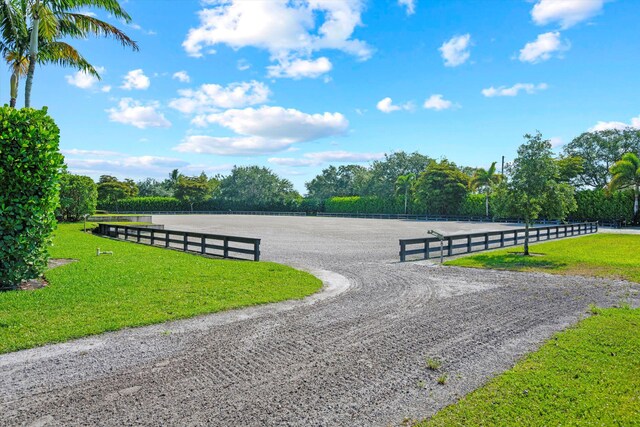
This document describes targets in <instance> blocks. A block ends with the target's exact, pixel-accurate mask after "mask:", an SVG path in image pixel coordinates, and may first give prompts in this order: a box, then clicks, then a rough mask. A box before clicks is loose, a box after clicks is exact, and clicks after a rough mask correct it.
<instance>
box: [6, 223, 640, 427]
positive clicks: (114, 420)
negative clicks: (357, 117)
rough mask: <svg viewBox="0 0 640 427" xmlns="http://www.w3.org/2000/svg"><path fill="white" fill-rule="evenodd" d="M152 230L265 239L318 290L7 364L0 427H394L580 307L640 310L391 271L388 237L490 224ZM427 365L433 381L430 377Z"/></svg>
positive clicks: (501, 279) (567, 285) (592, 287)
mask: <svg viewBox="0 0 640 427" xmlns="http://www.w3.org/2000/svg"><path fill="white" fill-rule="evenodd" d="M154 222H156V223H159V224H165V225H166V227H167V228H168V229H177V230H198V231H202V232H209V233H219V234H230V235H240V236H247V237H259V238H262V248H261V249H262V255H263V259H264V260H270V261H276V262H280V263H284V264H288V265H291V266H294V267H297V268H301V269H304V270H307V271H310V272H313V273H314V274H317V275H318V276H319V277H321V278H322V279H323V280H324V281H325V288H324V289H323V290H322V291H321V292H320V293H318V294H316V295H314V296H312V297H309V298H307V299H305V300H303V301H293V302H283V303H278V304H272V305H265V306H258V307H250V308H247V309H242V310H235V311H229V312H224V313H217V314H212V315H207V316H200V317H197V318H194V319H188V320H182V321H176V322H170V323H165V324H161V325H155V326H149V327H143V328H131V329H126V330H122V331H118V332H113V333H107V334H102V335H98V336H94V337H89V338H85V339H81V340H76V341H73V342H70V343H65V344H58V345H50V346H45V347H41V348H36V349H31V350H25V351H20V352H16V353H10V354H6V355H2V356H0V385H1V390H2V393H0V402H1V404H2V408H3V409H2V411H0V425H34V426H35V425H41V426H42V425H117V426H122V425H215V426H239V425H243V426H283V425H284V426H287V425H305V426H364V425H367V426H369V425H374V426H376V425H378V426H387V425H398V424H400V423H401V422H402V421H403V419H405V418H409V419H420V418H424V417H427V416H429V415H432V414H434V413H435V412H436V411H437V410H439V409H441V408H443V407H444V406H446V405H448V404H451V403H453V402H455V401H456V400H457V399H459V398H460V397H461V396H463V395H464V394H466V393H468V392H470V391H472V390H474V389H475V388H477V387H479V386H481V385H482V384H484V383H485V382H486V381H487V380H488V379H490V378H492V377H493V376H495V375H497V374H499V373H500V372H502V371H504V370H507V369H509V368H511V367H512V366H513V365H514V363H515V362H516V361H517V360H518V359H519V358H520V357H522V356H523V355H524V354H525V353H527V352H530V351H532V350H535V349H536V348H537V347H538V346H539V345H540V344H541V343H542V342H543V341H544V340H545V339H548V338H549V337H550V336H551V335H552V334H553V333H554V332H556V331H558V330H561V329H564V328H566V327H567V326H569V325H571V324H574V323H575V322H577V321H578V320H579V319H580V318H583V317H585V316H587V315H588V306H589V304H591V303H593V304H597V305H599V306H611V305H615V304H619V303H620V302H621V301H627V302H629V303H631V304H632V305H633V306H638V305H639V303H640V286H639V285H637V284H631V283H628V282H623V281H615V280H603V279H591V278H583V277H570V276H556V275H549V274H534V273H515V272H503V271H488V270H474V269H463V268H454V267H442V266H440V265H438V264H435V263H433V262H431V261H419V262H407V263H400V262H398V260H399V257H398V250H399V246H398V239H399V238H412V237H423V236H426V231H427V230H428V229H431V228H433V229H436V230H438V231H440V232H443V233H445V234H453V233H464V232H467V231H469V232H471V231H474V232H475V231H487V230H499V229H502V228H504V229H506V228H509V226H505V225H500V224H492V223H487V224H478V223H456V222H447V223H445V222H438V223H429V222H420V221H402V220H371V219H346V218H315V217H270V216H222V215H219V216H208V215H192V216H191V215H180V216H177V215H176V216H170V215H168V216H154ZM579 238H580V237H578V238H577V239H579ZM132 244H134V243H132ZM116 256H117V254H116ZM159 268H161V266H159ZM87 320H88V321H89V319H87ZM427 357H429V358H436V359H439V360H441V361H442V367H441V368H440V369H439V370H438V371H430V370H429V369H428V368H427V364H426V362H425V359H426V358H427ZM443 373H446V374H447V376H448V381H447V382H446V384H444V385H440V384H438V382H437V378H438V377H439V376H440V375H442V374H443Z"/></svg>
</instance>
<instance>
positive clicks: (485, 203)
mask: <svg viewBox="0 0 640 427" xmlns="http://www.w3.org/2000/svg"><path fill="white" fill-rule="evenodd" d="M484 207H485V210H486V216H487V218H489V193H487V194H485V196H484Z"/></svg>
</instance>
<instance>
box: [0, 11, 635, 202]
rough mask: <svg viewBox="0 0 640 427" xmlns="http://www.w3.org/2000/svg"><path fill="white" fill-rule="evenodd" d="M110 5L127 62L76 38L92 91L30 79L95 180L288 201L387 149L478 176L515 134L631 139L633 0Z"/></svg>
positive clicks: (45, 75)
mask: <svg viewBox="0 0 640 427" xmlns="http://www.w3.org/2000/svg"><path fill="white" fill-rule="evenodd" d="M123 6H124V7H125V8H126V10H127V11H128V12H129V13H130V14H131V16H132V18H133V22H132V23H131V24H123V23H117V25H118V26H120V27H121V28H123V29H124V30H126V32H127V33H128V34H129V35H130V36H131V37H132V38H134V39H135V40H137V41H138V42H139V44H140V52H132V51H130V50H127V49H123V48H122V47H121V46H119V45H118V44H117V43H116V42H114V41H112V40H104V39H98V40H96V39H90V40H74V41H73V42H72V43H74V45H75V46H76V47H77V48H78V49H79V50H80V51H81V52H82V53H83V54H84V55H85V56H86V57H87V58H88V59H89V61H90V62H91V63H92V64H94V65H95V66H99V67H101V68H100V70H101V74H102V80H101V81H96V80H94V79H92V78H89V77H88V76H86V75H82V74H81V73H76V72H75V70H71V69H60V68H56V67H53V66H47V67H44V68H43V67H40V68H38V69H37V71H36V78H35V82H34V97H33V102H32V104H33V105H34V106H37V107H39V106H43V105H46V106H48V107H49V111H50V113H51V114H52V115H53V117H54V118H55V119H56V121H57V122H58V124H59V126H60V128H61V137H62V138H61V148H62V149H63V152H64V154H65V156H66V158H67V163H68V164H69V167H70V170H71V171H73V172H77V173H83V174H87V175H90V176H92V177H94V178H97V177H98V176H99V175H101V174H105V173H109V174H112V175H116V176H118V177H121V178H124V177H131V178H134V179H140V178H143V177H147V176H151V177H156V178H163V177H165V176H166V175H167V174H168V173H169V172H170V170H172V169H174V168H179V169H180V170H182V171H183V172H184V173H187V174H198V173H200V171H202V170H204V171H205V172H207V174H215V173H222V174H225V173H227V172H228V171H229V170H230V168H231V167H232V165H234V164H237V165H250V164H258V165H264V166H267V167H270V168H271V169H273V170H274V171H276V172H277V173H278V174H280V175H281V176H283V177H286V178H288V179H290V180H291V181H292V182H293V183H294V184H295V186H296V188H297V189H298V190H300V191H303V190H304V182H305V181H308V180H310V179H311V178H313V177H314V176H315V175H316V174H317V173H319V172H320V171H321V170H322V169H323V168H324V167H327V166H328V165H329V164H335V165H338V164H343V163H355V162H360V163H362V164H367V163H368V162H370V161H372V160H373V159H376V158H379V157H380V156H381V155H382V153H385V152H387V153H389V152H392V151H396V150H406V151H415V150H417V151H420V152H421V153H423V154H427V155H429V156H432V157H435V158H440V157H447V158H449V159H450V160H453V161H455V162H457V163H459V164H462V165H469V166H487V165H489V164H490V163H491V162H492V161H499V160H500V157H501V156H502V155H504V156H506V158H507V160H509V159H511V158H512V157H513V156H514V154H515V151H516V149H517V147H518V145H519V144H521V143H522V135H523V134H525V133H527V132H534V131H536V130H539V131H541V132H542V133H543V135H544V136H545V137H546V138H551V139H552V141H553V143H554V145H556V147H557V149H558V150H559V149H560V148H561V145H562V144H563V143H566V142H568V141H570V140H571V139H572V138H574V137H575V136H577V135H579V134H580V133H582V132H584V131H586V130H588V129H604V128H611V127H621V126H624V125H634V126H637V127H640V106H639V105H638V93H640V84H639V82H640V79H638V77H637V75H638V69H640V43H638V30H637V22H638V21H639V18H640V3H639V2H638V1H637V0H611V1H605V0H536V1H526V0H465V1H463V0H457V1H456V0H387V1H373V0H369V1H365V0H344V1H335V0H333V1H331V0H329V1H328V0H296V1H286V0H282V1H280V0H264V1H262V0H207V1H197V0H194V1H191V0H179V1H177V0H129V1H126V2H123ZM87 12H88V13H95V14H97V16H98V17H99V18H101V19H105V20H111V18H110V17H108V16H107V15H106V14H104V12H101V11H87ZM2 82H3V83H2V85H0V93H1V94H3V95H4V96H5V97H6V98H7V100H8V92H9V88H8V86H9V74H8V72H5V75H4V79H3V80H2ZM22 102H23V100H22V99H19V105H21V104H22Z"/></svg>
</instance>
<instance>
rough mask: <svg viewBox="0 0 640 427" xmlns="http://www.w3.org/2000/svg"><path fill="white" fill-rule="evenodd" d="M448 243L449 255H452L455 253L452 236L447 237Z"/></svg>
mask: <svg viewBox="0 0 640 427" xmlns="http://www.w3.org/2000/svg"><path fill="white" fill-rule="evenodd" d="M447 244H448V246H449V247H448V248H447V255H448V256H451V255H452V254H453V252H452V251H453V247H452V246H453V241H452V239H451V237H447Z"/></svg>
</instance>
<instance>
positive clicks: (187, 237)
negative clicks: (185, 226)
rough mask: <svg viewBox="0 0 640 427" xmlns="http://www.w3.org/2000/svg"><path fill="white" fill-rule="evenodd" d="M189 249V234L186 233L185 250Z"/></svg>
mask: <svg viewBox="0 0 640 427" xmlns="http://www.w3.org/2000/svg"><path fill="white" fill-rule="evenodd" d="M188 250H189V236H187V233H184V251H185V252H187V251H188Z"/></svg>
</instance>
